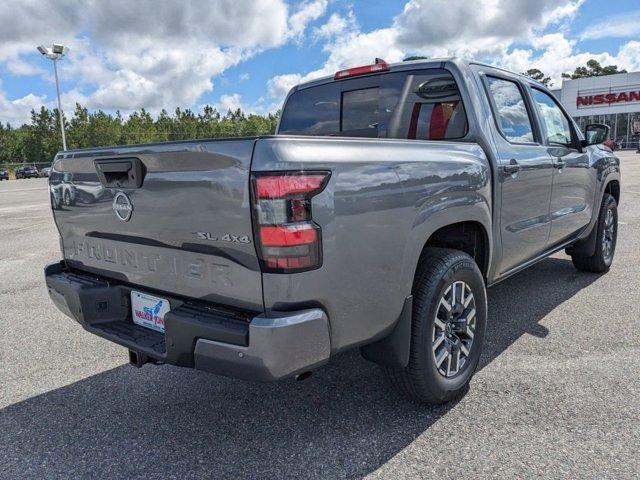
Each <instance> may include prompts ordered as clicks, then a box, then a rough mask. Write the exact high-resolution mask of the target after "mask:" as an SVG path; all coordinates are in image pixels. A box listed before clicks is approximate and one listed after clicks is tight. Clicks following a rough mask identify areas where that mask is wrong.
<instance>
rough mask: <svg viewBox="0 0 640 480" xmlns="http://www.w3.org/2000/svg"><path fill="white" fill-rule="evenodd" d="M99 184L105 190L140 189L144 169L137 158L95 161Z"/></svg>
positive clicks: (144, 172)
mask: <svg viewBox="0 0 640 480" xmlns="http://www.w3.org/2000/svg"><path fill="white" fill-rule="evenodd" d="M94 165H95V168H96V172H97V173H98V178H99V179H100V183H102V186H103V187H105V188H140V187H141V186H142V182H143V181H144V176H145V174H146V169H145V167H144V165H143V163H142V161H141V160H140V159H139V158H135V157H132V158H110V159H106V160H95V161H94Z"/></svg>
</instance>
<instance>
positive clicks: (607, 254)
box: [602, 208, 616, 261]
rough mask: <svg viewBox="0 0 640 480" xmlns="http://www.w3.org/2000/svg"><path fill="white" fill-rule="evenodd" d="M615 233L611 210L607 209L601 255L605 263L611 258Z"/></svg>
mask: <svg viewBox="0 0 640 480" xmlns="http://www.w3.org/2000/svg"><path fill="white" fill-rule="evenodd" d="M615 232H616V225H615V221H614V216H613V210H611V209H610V208H609V209H607V213H606V214H605V217H604V230H603V232H602V255H603V257H604V259H605V260H606V261H609V260H610V259H611V257H612V256H613V248H614V241H615Z"/></svg>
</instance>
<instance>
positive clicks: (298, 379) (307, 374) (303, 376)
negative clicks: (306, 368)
mask: <svg viewBox="0 0 640 480" xmlns="http://www.w3.org/2000/svg"><path fill="white" fill-rule="evenodd" d="M311 373H312V372H302V373H300V374H298V375H296V382H302V381H304V380H306V379H307V378H309V377H310V376H311Z"/></svg>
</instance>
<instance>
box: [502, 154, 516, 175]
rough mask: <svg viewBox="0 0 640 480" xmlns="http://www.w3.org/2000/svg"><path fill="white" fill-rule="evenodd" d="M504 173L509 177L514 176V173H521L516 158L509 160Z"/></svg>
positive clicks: (504, 167) (503, 169)
mask: <svg viewBox="0 0 640 480" xmlns="http://www.w3.org/2000/svg"><path fill="white" fill-rule="evenodd" d="M502 171H503V172H504V173H507V174H509V175H513V174H514V173H518V172H519V171H520V165H519V164H518V161H517V160H516V159H515V158H512V159H511V160H509V165H505V166H503V167H502Z"/></svg>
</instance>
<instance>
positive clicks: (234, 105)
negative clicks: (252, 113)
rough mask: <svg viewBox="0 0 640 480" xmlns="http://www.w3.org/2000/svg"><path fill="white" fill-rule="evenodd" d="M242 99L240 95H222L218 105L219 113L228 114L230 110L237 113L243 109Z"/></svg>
mask: <svg viewBox="0 0 640 480" xmlns="http://www.w3.org/2000/svg"><path fill="white" fill-rule="evenodd" d="M242 107H243V105H242V97H241V96H240V94H239V93H233V94H231V95H222V96H221V97H220V102H219V103H218V105H216V108H217V109H218V111H219V112H220V113H222V114H225V113H227V112H228V111H229V110H231V111H232V112H235V111H236V110H238V109H239V108H240V109H242Z"/></svg>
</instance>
